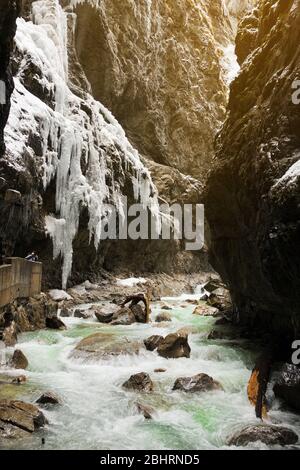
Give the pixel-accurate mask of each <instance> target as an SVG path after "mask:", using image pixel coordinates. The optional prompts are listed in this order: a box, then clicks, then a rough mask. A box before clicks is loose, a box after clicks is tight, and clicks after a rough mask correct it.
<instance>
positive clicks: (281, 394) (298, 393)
mask: <svg viewBox="0 0 300 470" xmlns="http://www.w3.org/2000/svg"><path fill="white" fill-rule="evenodd" d="M273 390H274V393H275V395H276V397H278V398H280V399H282V400H283V401H284V403H285V404H286V405H288V406H290V407H291V408H294V409H295V410H297V411H298V412H299V411H300V368H299V367H297V366H294V365H291V364H285V365H284V366H283V367H282V369H281V370H280V371H279V374H278V377H277V379H276V382H275V385H274V388H273Z"/></svg>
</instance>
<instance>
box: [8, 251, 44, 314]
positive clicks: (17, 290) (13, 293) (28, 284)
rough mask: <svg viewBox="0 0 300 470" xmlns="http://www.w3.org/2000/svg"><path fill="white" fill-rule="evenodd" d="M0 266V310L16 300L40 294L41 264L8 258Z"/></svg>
mask: <svg viewBox="0 0 300 470" xmlns="http://www.w3.org/2000/svg"><path fill="white" fill-rule="evenodd" d="M7 261H8V263H9V264H5V265H3V266H0V308H1V307H4V306H5V305H7V304H9V303H10V302H13V301H14V300H15V299H18V298H28V297H32V296H33V295H37V294H40V292H41V285H42V263H37V262H33V261H27V260H26V259H23V258H9V259H8V260H7Z"/></svg>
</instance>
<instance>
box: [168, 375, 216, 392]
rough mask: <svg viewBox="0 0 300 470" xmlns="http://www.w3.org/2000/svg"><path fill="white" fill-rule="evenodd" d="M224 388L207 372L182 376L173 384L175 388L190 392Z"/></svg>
mask: <svg viewBox="0 0 300 470" xmlns="http://www.w3.org/2000/svg"><path fill="white" fill-rule="evenodd" d="M222 389H223V387H222V385H221V384H220V383H219V382H217V381H216V380H214V379H213V378H212V377H210V376H209V375H207V374H197V375H194V377H180V378H179V379H177V380H176V382H175V383H174V385H173V390H181V391H183V392H188V393H197V392H210V391H212V390H222Z"/></svg>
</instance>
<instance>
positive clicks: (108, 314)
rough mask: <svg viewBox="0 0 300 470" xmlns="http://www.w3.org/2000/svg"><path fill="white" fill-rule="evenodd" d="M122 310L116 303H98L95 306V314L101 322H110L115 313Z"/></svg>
mask: <svg viewBox="0 0 300 470" xmlns="http://www.w3.org/2000/svg"><path fill="white" fill-rule="evenodd" d="M118 310H120V307H119V306H118V305H116V304H114V303H109V304H107V305H101V306H100V305H99V306H98V305H97V306H96V307H94V308H93V311H94V314H95V316H96V318H97V320H98V321H99V322H100V323H110V322H111V321H112V318H113V315H114V314H115V313H116V312H117V311H118Z"/></svg>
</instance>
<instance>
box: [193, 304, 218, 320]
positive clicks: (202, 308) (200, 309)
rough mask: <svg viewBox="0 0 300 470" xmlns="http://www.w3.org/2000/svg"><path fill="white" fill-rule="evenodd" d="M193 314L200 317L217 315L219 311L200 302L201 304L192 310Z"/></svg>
mask: <svg viewBox="0 0 300 470" xmlns="http://www.w3.org/2000/svg"><path fill="white" fill-rule="evenodd" d="M193 315H199V316H202V317H217V316H218V315H220V311H219V310H218V309H217V308H215V307H211V306H210V305H208V304H206V303H204V302H202V303H201V304H199V305H197V307H196V308H195V310H194V311H193Z"/></svg>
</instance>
